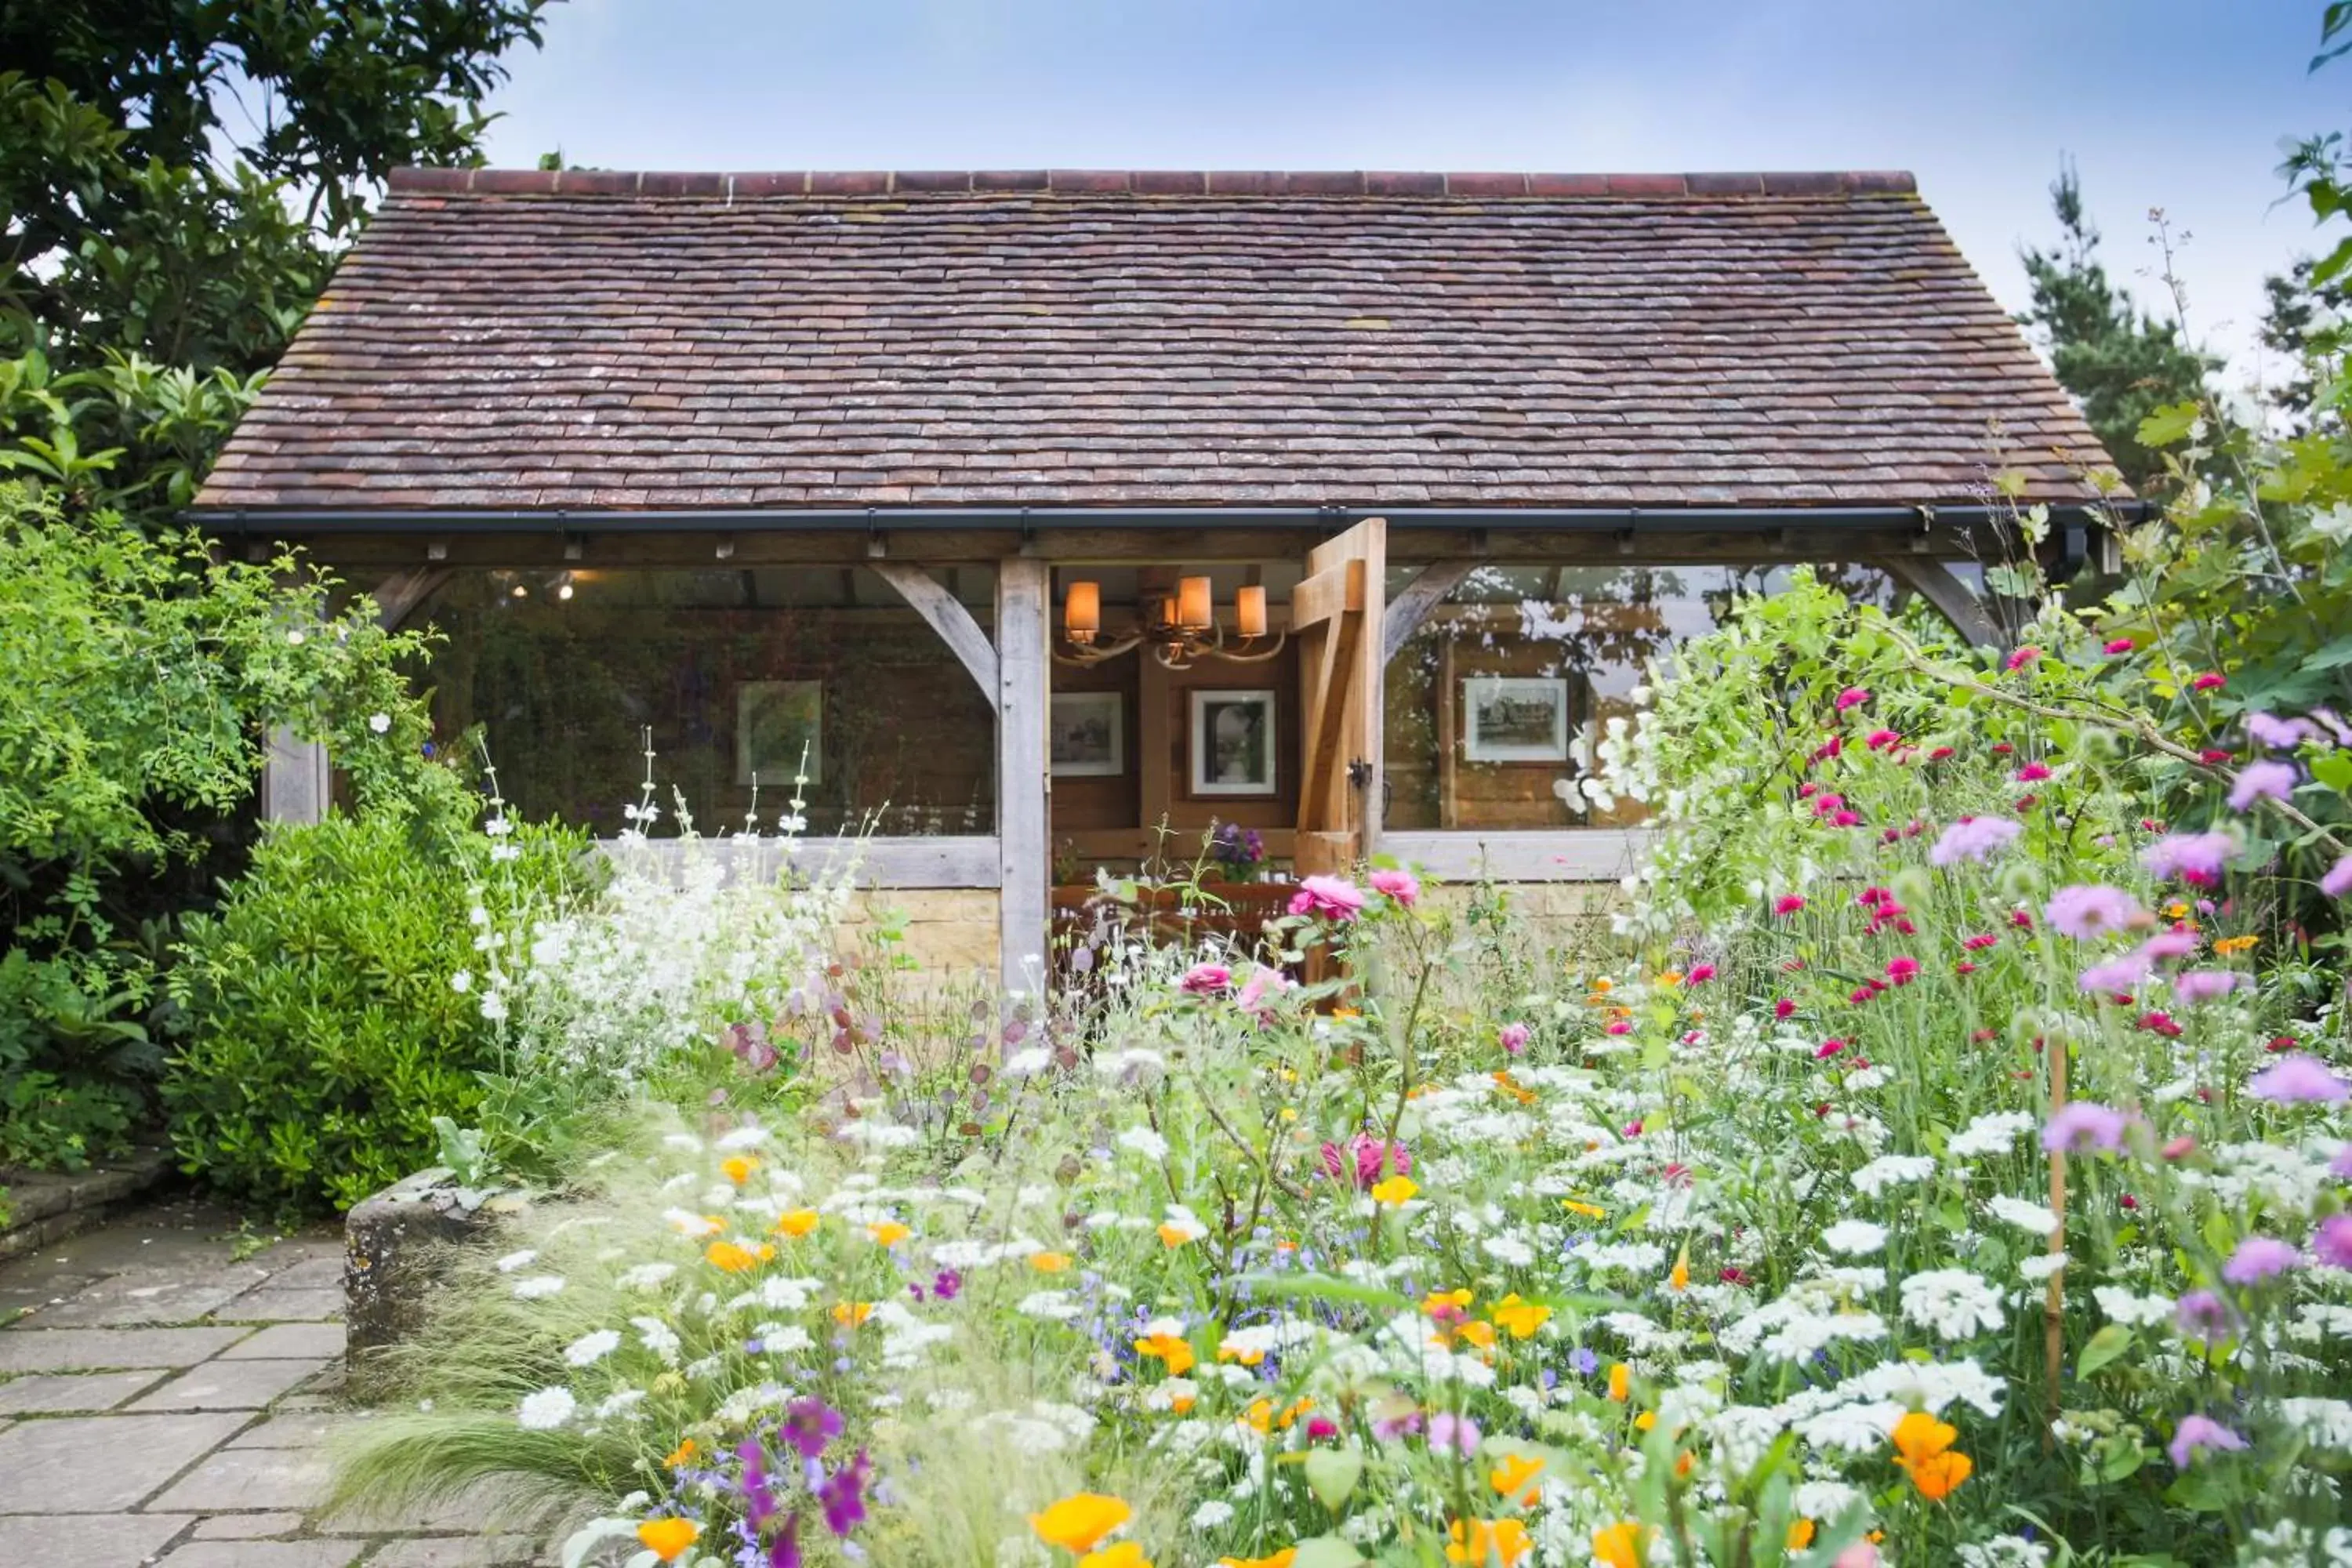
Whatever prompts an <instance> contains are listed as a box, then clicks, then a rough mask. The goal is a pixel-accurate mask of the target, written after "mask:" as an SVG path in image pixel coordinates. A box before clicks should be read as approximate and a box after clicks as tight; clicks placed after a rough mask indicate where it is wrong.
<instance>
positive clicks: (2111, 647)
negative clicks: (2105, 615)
mask: <svg viewBox="0 0 2352 1568" xmlns="http://www.w3.org/2000/svg"><path fill="white" fill-rule="evenodd" d="M2131 650H2132V640H2131V638H2129V637H2110V638H2108V639H2107V641H2106V644H2105V646H2104V647H2101V648H2100V649H2099V651H2100V652H2101V653H2105V654H2117V653H2129V652H2131Z"/></svg>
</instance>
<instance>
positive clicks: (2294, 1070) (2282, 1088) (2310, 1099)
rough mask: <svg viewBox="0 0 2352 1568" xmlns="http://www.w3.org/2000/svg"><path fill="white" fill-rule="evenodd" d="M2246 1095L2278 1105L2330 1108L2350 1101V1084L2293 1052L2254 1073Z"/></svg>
mask: <svg viewBox="0 0 2352 1568" xmlns="http://www.w3.org/2000/svg"><path fill="white" fill-rule="evenodd" d="M2246 1092H2247V1093H2249V1094H2251V1095H2252V1096H2253V1097H2254V1098H2255V1099H2256V1100H2271V1101H2273V1102H2274V1103H2276V1104H2279V1105H2334V1104H2336V1102H2337V1101H2339V1100H2344V1099H2346V1098H2347V1097H2352V1083H2346V1082H2345V1081H2344V1080H2343V1079H2340V1078H2337V1077H2336V1075H2335V1074H2334V1073H2333V1072H2330V1071H2329V1070H2328V1068H2327V1065H2326V1063H2325V1062H2323V1061H2321V1060H2320V1059H2319V1058H2317V1057H2312V1056H2305V1054H2304V1053H2303V1052H2301V1051H2296V1052H2294V1053H2293V1054H2292V1055H2289V1056H2284V1057H2281V1058H2278V1060H2276V1061H2274V1062H2273V1063H2272V1064H2271V1065H2270V1066H2268V1067H2266V1068H2263V1070H2262V1071H2260V1072H2258V1073H2256V1074H2255V1075H2254V1077H2253V1081H2252V1082H2251V1083H2249V1084H2247V1085H2246Z"/></svg>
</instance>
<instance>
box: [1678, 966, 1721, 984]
mask: <svg viewBox="0 0 2352 1568" xmlns="http://www.w3.org/2000/svg"><path fill="white" fill-rule="evenodd" d="M1683 978H1684V979H1685V981H1687V982H1688V983H1689V984H1693V985H1704V984H1706V983H1707V982H1708V981H1710V980H1712V979H1714V978H1715V965H1714V964H1712V963H1694V964H1692V965H1691V967H1690V973H1688V974H1686V975H1685V976H1684V977H1683Z"/></svg>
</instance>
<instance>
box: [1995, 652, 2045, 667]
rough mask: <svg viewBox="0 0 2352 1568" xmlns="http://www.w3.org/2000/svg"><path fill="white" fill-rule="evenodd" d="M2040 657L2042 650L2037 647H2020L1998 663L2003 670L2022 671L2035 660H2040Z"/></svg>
mask: <svg viewBox="0 0 2352 1568" xmlns="http://www.w3.org/2000/svg"><path fill="white" fill-rule="evenodd" d="M2041 657H2042V650H2041V649H2040V648H2038V647H2021V648H2019V649H2018V650H2017V651H2016V652H2014V653H2012V654H2011V655H2010V656H2009V657H2008V658H2005V659H2002V660H2001V661H2000V667H2001V668H2003V669H2023V668H2025V667H2026V666H2027V665H2029V664H2032V662H2033V661H2034V660H2035V659H2037V658H2041Z"/></svg>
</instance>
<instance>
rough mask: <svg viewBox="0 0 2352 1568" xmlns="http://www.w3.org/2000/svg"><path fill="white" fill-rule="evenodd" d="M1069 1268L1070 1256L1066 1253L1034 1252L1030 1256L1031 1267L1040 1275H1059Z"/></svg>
mask: <svg viewBox="0 0 2352 1568" xmlns="http://www.w3.org/2000/svg"><path fill="white" fill-rule="evenodd" d="M1069 1266H1070V1255H1069V1254H1068V1253H1066V1252H1033V1253H1031V1254H1030V1255H1029V1267H1030V1268H1034V1269H1035V1270H1036V1271H1037V1272H1038V1273H1040V1274H1059V1273H1061V1272H1062V1271H1063V1270H1065V1269H1066V1268H1069Z"/></svg>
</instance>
